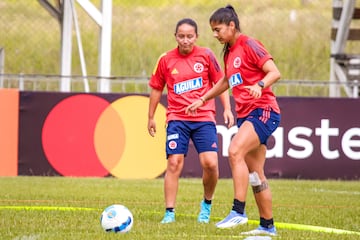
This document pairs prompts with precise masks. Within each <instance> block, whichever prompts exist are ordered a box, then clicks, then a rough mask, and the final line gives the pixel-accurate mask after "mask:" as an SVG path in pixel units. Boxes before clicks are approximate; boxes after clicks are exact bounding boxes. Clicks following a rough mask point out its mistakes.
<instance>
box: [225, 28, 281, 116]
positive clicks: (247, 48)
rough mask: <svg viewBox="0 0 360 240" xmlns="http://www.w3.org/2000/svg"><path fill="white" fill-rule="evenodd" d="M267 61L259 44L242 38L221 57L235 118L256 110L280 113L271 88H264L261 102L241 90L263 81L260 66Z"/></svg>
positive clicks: (265, 53)
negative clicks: (233, 104)
mask: <svg viewBox="0 0 360 240" xmlns="http://www.w3.org/2000/svg"><path fill="white" fill-rule="evenodd" d="M269 59H272V56H271V55H270V54H269V53H268V51H267V50H266V49H265V48H264V46H263V45H262V44H261V43H260V42H259V41H257V40H255V39H253V38H250V37H248V36H246V35H243V34H241V35H240V37H239V38H238V39H237V41H236V43H235V44H234V45H233V46H231V48H230V49H229V52H228V54H226V56H224V62H225V73H226V78H227V79H228V81H229V85H230V88H232V93H233V97H234V100H235V103H236V107H235V109H236V113H237V117H238V118H242V117H245V116H247V115H248V114H249V113H250V112H251V111H252V110H254V109H256V108H263V109H266V108H268V107H271V108H272V109H273V110H274V111H275V112H277V113H280V109H279V106H278V104H277V101H276V97H275V95H274V93H273V91H272V90H271V87H267V88H264V89H263V90H262V95H261V98H258V99H255V98H254V97H252V96H250V94H249V91H248V90H247V89H245V88H244V87H245V86H250V85H254V84H256V83H257V82H259V81H260V80H262V79H263V78H264V76H265V75H266V74H265V73H264V72H263V70H262V66H263V65H264V63H265V62H266V61H267V60H269Z"/></svg>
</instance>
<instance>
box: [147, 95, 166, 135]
mask: <svg viewBox="0 0 360 240" xmlns="http://www.w3.org/2000/svg"><path fill="white" fill-rule="evenodd" d="M161 95H162V91H161V90H158V89H154V88H153V89H151V92H150V101H149V109H148V126H147V128H148V132H149V134H150V135H151V136H152V137H154V136H155V133H156V122H155V119H154V116H155V111H156V107H157V105H158V104H159V102H160V99H161Z"/></svg>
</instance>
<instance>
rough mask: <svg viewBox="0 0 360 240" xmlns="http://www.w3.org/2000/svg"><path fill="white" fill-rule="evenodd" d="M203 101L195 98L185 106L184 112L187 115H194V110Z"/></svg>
mask: <svg viewBox="0 0 360 240" xmlns="http://www.w3.org/2000/svg"><path fill="white" fill-rule="evenodd" d="M203 104H204V103H203V101H202V100H200V99H199V100H196V101H195V102H193V103H192V104H190V105H189V106H187V107H186V108H185V113H186V114H188V115H192V116H195V115H196V110H197V109H198V108H199V107H201V106H202V105H203Z"/></svg>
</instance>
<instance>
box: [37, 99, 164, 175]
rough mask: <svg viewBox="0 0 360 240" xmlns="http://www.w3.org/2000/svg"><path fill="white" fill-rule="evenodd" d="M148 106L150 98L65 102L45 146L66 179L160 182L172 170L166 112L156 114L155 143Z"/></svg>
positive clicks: (49, 123)
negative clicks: (168, 168) (168, 166)
mask: <svg viewBox="0 0 360 240" xmlns="http://www.w3.org/2000/svg"><path fill="white" fill-rule="evenodd" d="M148 106H149V98H148V97H145V96H126V97H123V98H120V99H117V100H116V101H114V102H112V103H109V102H108V101H107V100H106V99H103V98H101V97H98V96H94V95H89V94H78V95H74V96H71V97H68V98H66V99H64V100H62V101H61V102H59V103H58V104H57V105H56V106H54V108H52V109H51V111H50V112H49V114H48V115H47V117H46V119H45V121H44V124H43V129H42V136H41V138H42V147H43V151H44V154H45V156H46V158H47V160H48V162H49V163H50V165H51V166H52V167H53V168H54V169H55V170H56V171H57V172H58V173H59V174H61V175H63V176H77V177H90V176H91V177H104V176H108V175H109V174H111V175H113V176H115V177H118V178H122V179H139V178H156V177H158V176H159V175H161V174H162V173H163V172H164V171H165V169H166V154H165V145H164V144H165V135H166V132H165V114H166V109H165V107H164V106H163V105H161V104H159V105H158V107H157V109H156V116H155V121H156V123H157V133H156V136H155V137H154V138H153V137H151V136H150V135H149V134H148V131H147V119H148V117H147V113H148ZM162 126H164V127H162Z"/></svg>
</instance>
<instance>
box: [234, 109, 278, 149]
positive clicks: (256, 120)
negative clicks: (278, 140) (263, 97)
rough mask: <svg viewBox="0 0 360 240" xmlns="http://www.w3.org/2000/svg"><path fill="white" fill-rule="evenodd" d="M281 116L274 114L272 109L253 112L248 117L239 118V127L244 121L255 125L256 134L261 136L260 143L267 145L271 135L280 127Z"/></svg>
mask: <svg viewBox="0 0 360 240" xmlns="http://www.w3.org/2000/svg"><path fill="white" fill-rule="evenodd" d="M280 120H281V115H280V114H278V113H276V112H274V111H273V110H272V109H271V108H269V109H261V108H257V109H255V110H253V111H252V112H251V113H250V114H249V115H248V116H247V117H244V118H238V119H237V126H238V127H240V126H241V124H242V123H243V122H244V121H249V122H251V123H252V124H253V126H254V128H255V132H256V133H257V135H258V136H259V139H260V143H261V144H265V145H266V142H267V140H268V138H269V137H270V136H271V134H272V133H273V132H274V131H275V130H276V128H277V127H278V126H279V124H280Z"/></svg>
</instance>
